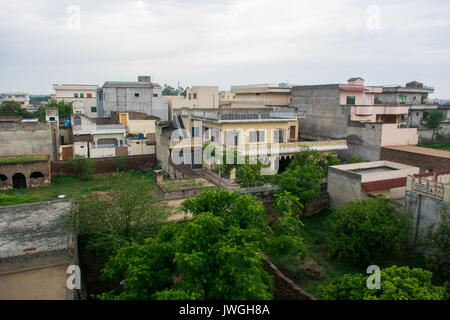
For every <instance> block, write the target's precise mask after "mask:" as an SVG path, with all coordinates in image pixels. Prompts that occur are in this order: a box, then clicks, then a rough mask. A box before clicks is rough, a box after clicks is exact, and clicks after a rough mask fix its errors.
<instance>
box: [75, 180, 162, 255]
mask: <svg viewBox="0 0 450 320" xmlns="http://www.w3.org/2000/svg"><path fill="white" fill-rule="evenodd" d="M152 182H153V181H149V179H147V178H145V177H137V176H135V175H133V174H132V173H130V172H114V173H111V174H110V175H108V176H107V177H106V178H105V180H104V185H105V189H107V190H108V191H106V192H102V193H96V192H91V193H89V194H86V195H82V196H80V197H78V198H77V199H76V201H75V204H74V207H73V210H72V215H71V221H72V222H74V223H77V228H78V231H79V233H80V234H81V235H82V236H83V237H85V238H86V239H87V244H88V247H89V248H91V249H93V250H94V251H96V252H97V253H98V254H99V255H103V256H104V257H107V256H109V255H110V254H113V253H114V252H115V251H116V250H117V249H118V248H120V247H121V246H123V245H124V244H126V243H128V242H131V241H141V242H142V241H143V240H144V239H145V238H147V237H148V236H150V235H153V234H155V233H156V232H157V230H158V228H159V227H160V225H161V224H162V223H163V222H165V221H166V219H167V217H168V211H167V208H166V207H165V206H164V204H163V203H162V202H157V201H156V200H155V199H153V198H152V197H151V195H150V190H151V189H152V186H153V184H152Z"/></svg>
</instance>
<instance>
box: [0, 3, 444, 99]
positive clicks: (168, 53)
mask: <svg viewBox="0 0 450 320" xmlns="http://www.w3.org/2000/svg"><path fill="white" fill-rule="evenodd" d="M0 3H1V10H0V70H1V71H0V73H1V77H0V92H5V91H26V92H29V93H33V94H37V93H52V92H53V90H52V84H53V83H86V84H98V85H101V84H103V82H104V81H106V80H124V81H126V80H128V81H135V80H136V79H137V76H138V75H151V76H152V77H153V80H154V81H155V82H159V83H160V84H164V83H167V84H170V85H172V86H175V85H176V84H177V82H178V81H179V82H180V85H181V86H183V87H185V86H193V85H219V86H220V88H221V89H222V90H227V89H229V87H230V86H231V85H240V84H251V83H264V82H271V83H276V82H290V83H293V84H317V83H338V82H345V81H346V80H347V79H348V78H349V77H352V76H362V77H363V78H364V79H366V83H367V84H373V85H378V84H404V83H405V82H407V81H411V80H418V81H421V82H423V83H424V84H425V85H429V86H433V87H435V94H434V96H437V97H440V98H450V36H449V35H450V1H448V0H428V1H423V0H408V1H387V0H386V1H384V0H383V1H376V0H374V1H361V0H339V1H337V0H328V1H325V0H314V1H298V0H297V1H294V0H271V1H268V0H240V1H239V0H225V1H212V0H211V1H210V0H192V1H182V0H141V1H136V0H131V1H130V0H128V1H125V0H109V1H103V0H90V1H84V0H83V1H75V0H71V1H50V0H35V1H22V0H14V1H11V0H9V1H6V0H0ZM71 6H77V7H78V8H80V10H81V11H80V25H79V29H77V28H76V26H77V25H76V23H75V24H74V21H75V22H76V18H75V20H74V17H76V16H74V14H73V13H68V12H67V10H68V8H69V7H71ZM75 8H76V7H75ZM72 12H73V11H72ZM377 13H379V19H377ZM68 22H69V26H68ZM74 26H75V28H74Z"/></svg>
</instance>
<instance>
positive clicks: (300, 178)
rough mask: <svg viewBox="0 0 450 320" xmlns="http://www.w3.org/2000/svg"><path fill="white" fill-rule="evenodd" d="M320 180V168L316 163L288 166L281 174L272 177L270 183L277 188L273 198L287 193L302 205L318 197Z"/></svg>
mask: <svg viewBox="0 0 450 320" xmlns="http://www.w3.org/2000/svg"><path fill="white" fill-rule="evenodd" d="M321 180H322V169H321V168H320V166H319V165H318V164H317V163H314V162H308V163H305V164H303V165H302V166H300V165H298V166H291V165H289V167H288V168H287V169H286V170H285V171H284V172H283V173H281V174H278V175H276V176H274V177H273V180H272V181H273V183H274V184H275V185H277V186H278V190H276V191H275V196H278V195H279V194H282V193H283V192H284V191H288V192H289V193H291V194H293V195H295V196H296V197H297V198H298V199H300V201H302V202H303V203H304V202H305V201H307V200H311V199H314V198H317V197H318V196H319V194H320V190H321Z"/></svg>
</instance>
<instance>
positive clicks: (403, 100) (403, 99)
mask: <svg viewBox="0 0 450 320" xmlns="http://www.w3.org/2000/svg"><path fill="white" fill-rule="evenodd" d="M400 103H401V104H404V103H406V96H400Z"/></svg>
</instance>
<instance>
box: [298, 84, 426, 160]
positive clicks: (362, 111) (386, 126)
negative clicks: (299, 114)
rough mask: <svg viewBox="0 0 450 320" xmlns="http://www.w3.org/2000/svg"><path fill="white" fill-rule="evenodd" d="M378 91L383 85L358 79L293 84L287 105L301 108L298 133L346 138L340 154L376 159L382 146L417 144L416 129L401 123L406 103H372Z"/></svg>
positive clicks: (381, 90)
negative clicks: (317, 83) (302, 114)
mask: <svg viewBox="0 0 450 320" xmlns="http://www.w3.org/2000/svg"><path fill="white" fill-rule="evenodd" d="M382 93H383V87H381V86H366V85H364V80H363V79H362V78H351V79H349V80H348V83H346V84H324V85H303V86H294V87H293V88H292V98H291V106H292V107H294V108H297V109H301V110H304V111H305V120H302V121H301V125H302V127H301V128H302V129H301V131H300V136H303V137H308V138H313V137H317V136H322V137H332V138H337V139H346V140H347V145H348V150H343V152H342V153H341V155H342V156H343V157H350V156H352V155H358V156H360V157H362V158H363V159H366V160H370V161H376V160H379V159H380V150H381V147H383V146H393V145H414V144H417V143H418V134H417V128H407V126H406V125H402V121H404V120H405V118H406V117H407V116H408V113H409V108H410V106H409V105H406V104H403V103H400V101H399V102H398V103H397V102H396V101H390V103H385V104H378V103H376V102H378V101H375V100H376V97H380V96H381V94H382ZM402 99H403V98H402Z"/></svg>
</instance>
